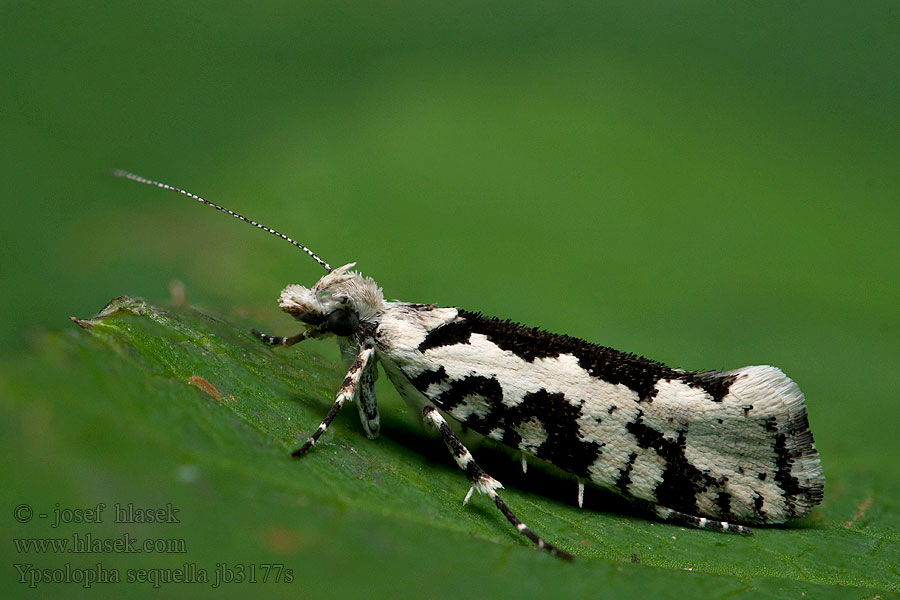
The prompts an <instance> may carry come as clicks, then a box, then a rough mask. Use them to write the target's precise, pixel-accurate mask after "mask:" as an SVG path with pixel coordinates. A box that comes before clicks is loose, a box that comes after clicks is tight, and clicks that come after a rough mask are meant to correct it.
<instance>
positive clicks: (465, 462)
mask: <svg viewBox="0 0 900 600" xmlns="http://www.w3.org/2000/svg"><path fill="white" fill-rule="evenodd" d="M422 416H423V417H424V419H425V422H426V423H431V424H432V425H434V426H435V427H436V428H437V430H438V431H439V432H440V434H441V437H442V438H443V440H444V444H446V445H447V449H448V450H450V453H451V454H452V455H453V459H454V460H455V461H456V464H457V465H459V468H460V469H462V470H463V471H464V472H465V474H466V477H467V478H468V480H469V483H470V484H471V486H472V487H471V488H470V489H469V493H468V494H466V498H465V500H463V502H468V501H469V498H470V497H471V496H472V492H473V491H476V490H477V491H478V492H481V493H482V494H486V495H487V496H488V497H489V498H490V499H491V500H493V501H494V504H496V505H497V508H498V509H499V510H500V512H502V513H503V516H504V517H506V519H507V520H508V521H509V522H510V523H511V524H512V526H513V527H515V528H516V530H517V531H518V532H519V533H521V534H522V535H524V536H525V537H527V538H528V539H529V540H531V541H532V542H534V543H535V544H536V545H537V547H538V548H543V549H544V550H546V551H547V552H549V553H550V554H552V555H554V556H558V557H560V558H562V559H564V560H568V561H573V560H574V558H573V557H572V555H571V554H569V553H568V552H566V551H564V550H560V549H559V548H557V547H556V546H554V545H552V544H550V543H548V542H546V541H545V540H544V539H542V538H540V537H538V536H537V535H536V534H535V533H534V532H532V531H531V530H530V529H529V528H528V526H527V525H525V523H523V522H522V521H520V520H519V519H518V517H516V515H515V514H513V512H512V511H511V510H510V509H509V507H508V506H506V503H505V502H504V501H503V500H502V499H501V498H500V495H499V494H498V493H497V490H498V489H499V488H501V487H503V485H501V483H500V482H499V481H497V480H496V479H494V478H493V477H491V476H490V475H488V474H487V473H485V472H484V469H482V468H481V467H480V466H478V463H476V462H475V459H474V458H473V457H472V454H471V453H470V452H469V450H468V448H466V447H465V446H464V445H463V443H462V442H461V441H460V440H459V438H458V437H456V434H455V433H453V430H452V429H450V426H449V425H447V421H446V420H444V417H442V416H441V414H440V413H439V412H438V411H437V409H436V408H435V407H434V406H431V405H430V404H429V405H427V406H426V407H425V408H424V409H423V411H422Z"/></svg>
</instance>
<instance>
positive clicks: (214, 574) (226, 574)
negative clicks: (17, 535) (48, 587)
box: [13, 562, 294, 588]
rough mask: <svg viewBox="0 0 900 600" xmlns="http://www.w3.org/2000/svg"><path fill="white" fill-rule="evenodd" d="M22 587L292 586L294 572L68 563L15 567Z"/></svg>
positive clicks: (271, 566) (267, 566) (260, 567)
mask: <svg viewBox="0 0 900 600" xmlns="http://www.w3.org/2000/svg"><path fill="white" fill-rule="evenodd" d="M13 566H14V567H15V568H16V571H17V572H18V575H19V583H24V584H27V585H28V587H30V588H36V587H37V586H38V585H42V584H52V583H69V584H73V583H74V584H76V585H81V586H82V587H85V588H90V587H93V586H94V585H98V584H100V585H102V584H105V583H123V582H124V583H137V584H148V585H151V586H152V587H155V588H158V587H161V586H162V585H164V584H173V583H206V584H211V586H212V587H213V588H218V587H219V586H221V585H227V584H234V583H292V582H293V581H294V571H293V569H289V568H286V567H285V566H284V565H283V564H280V563H248V564H244V563H216V566H215V568H214V569H211V570H207V569H205V568H203V567H199V566H197V563H183V564H182V565H181V566H180V567H176V568H155V569H154V568H149V569H135V568H129V569H118V568H115V567H112V568H110V567H105V566H104V565H103V564H102V563H99V562H98V563H97V564H96V565H94V566H93V567H75V566H72V565H71V564H70V563H65V564H63V565H62V566H61V567H55V568H40V567H36V566H34V565H32V564H30V563H25V564H15V565H13Z"/></svg>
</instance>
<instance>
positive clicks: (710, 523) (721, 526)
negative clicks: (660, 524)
mask: <svg viewBox="0 0 900 600" xmlns="http://www.w3.org/2000/svg"><path fill="white" fill-rule="evenodd" d="M652 508H653V512H655V513H656V515H657V516H658V517H659V518H660V519H662V520H663V521H671V522H673V523H683V524H685V525H690V526H691V527H696V528H698V529H712V530H714V531H724V532H727V533H740V534H742V535H753V530H752V529H750V528H749V527H745V526H743V525H737V524H735V523H729V522H728V521H718V520H716V519H709V518H707V517H697V516H694V515H689V514H687V513H683V512H681V511H677V510H674V509H671V508H667V507H665V506H660V505H659V504H654V505H652Z"/></svg>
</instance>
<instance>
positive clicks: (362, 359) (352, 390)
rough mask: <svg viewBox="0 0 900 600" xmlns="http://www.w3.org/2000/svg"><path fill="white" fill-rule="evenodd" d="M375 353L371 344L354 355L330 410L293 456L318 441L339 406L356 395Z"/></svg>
mask: <svg viewBox="0 0 900 600" xmlns="http://www.w3.org/2000/svg"><path fill="white" fill-rule="evenodd" d="M374 354H375V349H374V348H372V346H366V347H365V348H363V349H362V351H361V352H360V353H359V354H358V355H357V356H356V359H355V360H354V361H353V364H352V365H350V370H349V371H347V376H346V377H344V383H342V384H341V389H339V390H338V393H337V398H336V399H335V401H334V404H332V405H331V410H329V411H328V414H327V415H325V418H324V419H323V420H322V422H321V423H319V427H318V428H317V429H316V431H315V432H314V433H313V434H312V435H311V436H309V439H307V440H306V443H305V444H303V445H302V446H300V447H299V448H298V449H296V450H294V452H292V453H291V456H293V457H295V458H296V457H300V456H303V455H304V454H306V451H307V450H309V449H310V448H312V446H313V444H315V443H316V441H318V439H319V436H321V435H322V434H323V433H325V430H326V429H328V426H329V425H331V422H332V421H333V420H334V417H335V416H337V414H338V411H340V410H341V407H343V406H344V404H346V403H347V402H350V401H352V400H353V397H354V396H355V395H356V393H357V390H358V389H359V379H360V376H361V375H362V372H363V370H364V369H365V366H366V365H367V364H369V361H371V360H372V356H373V355H374Z"/></svg>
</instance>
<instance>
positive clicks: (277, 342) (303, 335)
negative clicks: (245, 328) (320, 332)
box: [250, 329, 313, 346]
mask: <svg viewBox="0 0 900 600" xmlns="http://www.w3.org/2000/svg"><path fill="white" fill-rule="evenodd" d="M250 332H251V333H252V334H253V335H255V336H256V337H258V338H259V339H261V340H262V341H264V342H265V343H267V344H268V345H270V346H293V345H294V344H296V343H297V342H302V341H303V340H305V339H307V338H310V337H313V336H312V335H310V333H309V330H306V331H301V332H300V333H298V334H297V335H294V336H291V337H278V336H275V335H269V334H268V333H263V332H262V331H260V330H259V329H251V330H250Z"/></svg>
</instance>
